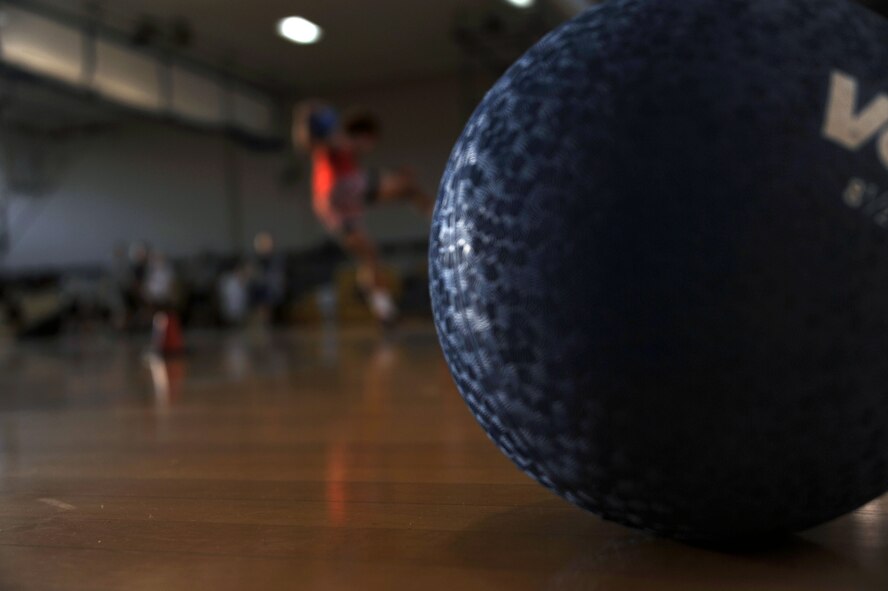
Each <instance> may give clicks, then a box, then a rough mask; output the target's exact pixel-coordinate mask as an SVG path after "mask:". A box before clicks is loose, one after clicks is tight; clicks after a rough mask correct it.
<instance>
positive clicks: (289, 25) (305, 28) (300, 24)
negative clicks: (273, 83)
mask: <svg viewBox="0 0 888 591" xmlns="http://www.w3.org/2000/svg"><path fill="white" fill-rule="evenodd" d="M531 1H533V0H531ZM277 30H278V35H280V36H281V37H283V38H284V39H289V40H290V41H292V42H293V43H299V44H300V45H311V44H312V43H317V42H318V41H320V40H321V37H322V36H323V34H324V31H322V30H321V28H320V27H319V26H317V25H316V24H314V23H313V22H311V21H310V20H308V19H307V18H302V17H301V16H288V17H287V18H284V19H281V20H280V21H279V22H278V26H277Z"/></svg>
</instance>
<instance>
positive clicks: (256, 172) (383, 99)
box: [0, 76, 463, 270]
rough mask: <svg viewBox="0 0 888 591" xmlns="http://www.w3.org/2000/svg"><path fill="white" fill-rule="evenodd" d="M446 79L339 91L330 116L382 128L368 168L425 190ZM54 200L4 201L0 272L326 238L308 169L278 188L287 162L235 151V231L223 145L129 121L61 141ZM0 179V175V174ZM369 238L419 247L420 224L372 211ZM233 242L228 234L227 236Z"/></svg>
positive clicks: (438, 156)
mask: <svg viewBox="0 0 888 591" xmlns="http://www.w3.org/2000/svg"><path fill="white" fill-rule="evenodd" d="M459 88H460V87H459V81H458V79H457V78H456V77H450V76H448V77H438V78H433V79H426V80H420V81H413V82H407V83H403V84H398V85H389V86H382V85H380V86H371V87H366V88H360V89H350V90H343V91H339V92H336V93H333V94H332V95H328V96H329V97H330V100H331V101H333V102H334V103H335V104H337V105H338V106H342V107H346V106H349V105H360V106H363V107H367V108H370V109H372V110H373V111H374V112H376V113H378V114H379V116H380V118H381V119H382V122H383V124H384V126H385V129H384V134H385V135H384V138H383V143H382V145H381V146H380V150H379V153H378V154H377V156H376V157H375V159H374V160H375V161H376V162H377V163H380V164H388V165H400V164H409V165H410V166H412V167H414V168H415V169H416V171H417V173H418V174H419V175H420V178H421V179H422V181H423V183H424V185H425V186H426V187H427V188H428V190H429V191H435V190H436V189H437V183H438V180H439V178H440V175H441V172H442V169H443V166H444V163H445V162H446V159H447V156H448V154H449V151H450V148H451V146H452V145H453V142H454V140H455V138H456V137H457V136H458V134H459V131H460V128H461V125H462V123H463V121H462V117H461V115H462V113H461V112H460V100H459ZM67 141H68V142H69V143H68V145H67V149H65V150H64V153H65V154H66V156H65V161H64V165H63V167H62V173H61V175H60V177H59V179H58V180H57V181H56V183H54V184H55V187H56V188H55V189H54V190H53V191H51V192H50V193H48V194H46V195H43V196H41V197H22V196H16V195H12V197H11V207H10V218H11V224H10V226H11V238H12V247H11V249H10V250H9V252H8V253H7V254H6V256H4V257H2V258H0V268H2V269H5V270H24V269H32V268H42V269H46V268H50V269H56V268H58V269H63V268H65V267H70V266H89V265H99V264H104V263H106V262H107V261H109V259H110V256H111V253H112V251H113V249H114V247H115V245H118V244H120V243H122V242H127V241H133V240H145V241H148V242H150V243H151V244H152V245H154V246H155V247H157V248H158V249H160V250H162V251H163V252H165V253H167V254H169V255H171V256H176V257H180V256H188V255H192V254H196V253H198V252H200V251H202V250H210V251H214V252H220V253H231V252H234V251H235V242H234V234H235V233H238V234H239V235H240V240H239V241H240V248H241V250H242V251H244V252H245V251H247V249H249V246H250V242H251V240H252V236H253V235H254V234H255V233H256V232H258V231H260V230H268V231H270V232H272V233H274V235H275V236H276V237H277V239H278V243H279V245H280V247H281V248H284V249H288V250H295V251H298V250H303V249H308V248H311V247H314V246H316V245H318V244H319V243H321V242H322V241H323V240H324V239H325V237H324V233H323V231H322V230H321V228H320V227H319V226H318V224H317V223H316V221H315V219H314V216H313V214H312V213H311V208H310V198H309V193H308V178H307V175H308V174H309V172H308V167H307V166H304V167H303V176H302V178H301V180H299V181H298V182H296V183H284V182H282V176H283V173H284V171H285V170H286V168H287V166H288V163H290V162H292V158H291V157H289V156H288V155H287V154H284V153H271V154H264V153H261V152H251V151H248V150H246V149H244V148H236V149H235V155H234V158H235V159H236V162H237V171H238V173H237V176H238V179H239V186H240V191H241V196H242V199H241V207H240V213H239V214H238V219H239V223H238V227H235V226H234V224H233V222H232V218H231V209H230V207H229V203H230V199H229V197H228V193H227V190H226V175H227V174H229V172H230V170H229V167H228V163H229V162H231V154H229V155H228V156H226V151H227V150H229V148H228V147H227V145H233V144H229V143H228V140H225V139H223V138H221V137H218V136H215V135H207V134H202V133H198V132H194V131H190V130H185V129H180V128H177V127H172V126H169V125H164V124H159V123H154V122H150V121H140V122H133V123H128V124H124V125H121V126H119V127H117V128H115V129H112V130H109V131H105V132H100V133H96V134H93V135H89V136H83V137H79V138H75V139H71V140H67ZM0 174H2V171H0ZM369 224H370V228H371V230H372V231H373V232H374V234H376V235H377V236H378V238H379V239H380V241H382V242H402V241H412V240H422V239H424V238H425V237H426V235H427V231H428V222H427V221H426V220H424V219H423V218H422V217H421V216H419V215H417V214H416V213H414V212H413V211H411V210H409V209H407V208H400V207H392V208H386V209H385V210H383V211H379V212H375V213H374V214H373V215H371V217H370V219H369ZM235 231H237V232H235Z"/></svg>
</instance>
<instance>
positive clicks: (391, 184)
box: [370, 168, 435, 215]
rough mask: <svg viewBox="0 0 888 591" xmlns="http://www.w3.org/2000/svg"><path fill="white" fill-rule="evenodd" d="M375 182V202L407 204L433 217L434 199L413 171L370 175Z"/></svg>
mask: <svg viewBox="0 0 888 591" xmlns="http://www.w3.org/2000/svg"><path fill="white" fill-rule="evenodd" d="M370 175H371V177H373V180H372V181H371V184H372V185H373V189H375V190H374V191H373V192H372V196H373V198H374V199H373V200H374V201H376V202H378V203H393V202H406V203H410V204H412V205H413V206H414V207H416V208H417V209H419V210H420V211H422V212H423V213H426V214H428V215H431V213H432V209H433V208H434V205H435V200H434V198H433V197H432V196H431V195H429V194H428V193H426V192H425V190H423V188H422V186H421V185H420V184H419V182H418V181H417V180H416V175H415V174H414V173H413V171H411V170H409V169H407V168H404V169H401V170H397V171H379V172H375V173H370Z"/></svg>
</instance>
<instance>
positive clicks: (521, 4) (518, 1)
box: [506, 0, 536, 8]
mask: <svg viewBox="0 0 888 591" xmlns="http://www.w3.org/2000/svg"><path fill="white" fill-rule="evenodd" d="M506 2H508V3H509V4H511V5H512V6H517V7H518V8H530V7H531V6H533V5H534V3H535V2H536V0H506Z"/></svg>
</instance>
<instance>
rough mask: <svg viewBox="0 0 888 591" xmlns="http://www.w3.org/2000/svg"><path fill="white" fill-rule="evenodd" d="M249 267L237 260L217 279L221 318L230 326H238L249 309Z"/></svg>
mask: <svg viewBox="0 0 888 591" xmlns="http://www.w3.org/2000/svg"><path fill="white" fill-rule="evenodd" d="M249 284H250V271H249V267H248V266H247V265H245V264H243V263H242V262H238V263H236V264H235V265H234V267H233V268H232V269H230V270H229V271H228V272H227V273H225V274H223V275H222V277H221V278H220V280H219V311H220V313H221V316H222V320H223V322H224V323H225V324H227V325H230V326H239V325H241V324H243V323H244V322H245V321H246V319H247V314H248V313H249V310H250V301H249Z"/></svg>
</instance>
